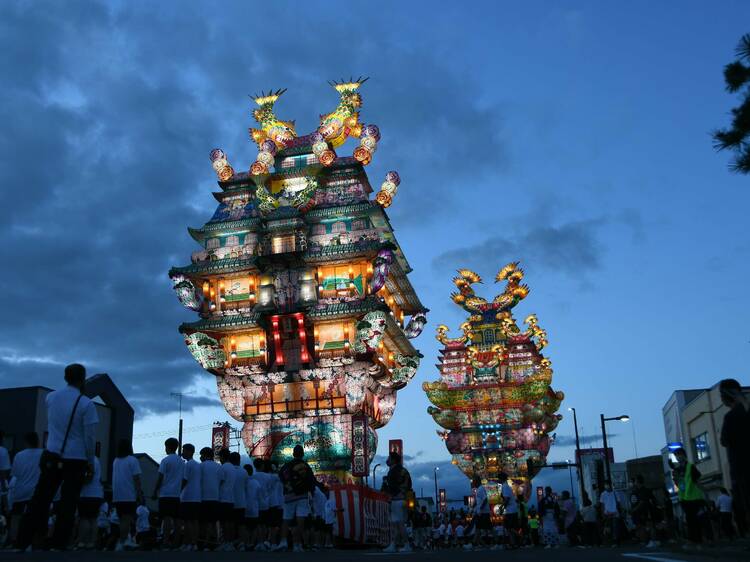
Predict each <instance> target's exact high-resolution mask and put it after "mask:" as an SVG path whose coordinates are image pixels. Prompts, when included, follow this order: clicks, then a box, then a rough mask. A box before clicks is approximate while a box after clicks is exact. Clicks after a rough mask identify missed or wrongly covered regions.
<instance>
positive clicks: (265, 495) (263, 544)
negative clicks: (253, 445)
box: [252, 459, 271, 552]
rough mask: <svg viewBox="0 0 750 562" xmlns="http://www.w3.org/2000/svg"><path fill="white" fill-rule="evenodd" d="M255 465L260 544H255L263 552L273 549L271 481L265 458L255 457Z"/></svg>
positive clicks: (254, 477)
mask: <svg viewBox="0 0 750 562" xmlns="http://www.w3.org/2000/svg"><path fill="white" fill-rule="evenodd" d="M253 466H254V467H255V471H254V473H253V476H252V477H253V479H254V480H256V481H257V482H258V527H257V536H258V544H256V545H255V550H257V551H259V552H262V551H267V550H270V549H271V543H270V541H269V540H268V538H269V536H268V533H269V527H268V523H269V513H268V507H269V504H268V500H269V495H270V485H271V482H270V480H269V478H268V475H267V474H266V472H265V462H264V461H263V459H255V460H254V461H253Z"/></svg>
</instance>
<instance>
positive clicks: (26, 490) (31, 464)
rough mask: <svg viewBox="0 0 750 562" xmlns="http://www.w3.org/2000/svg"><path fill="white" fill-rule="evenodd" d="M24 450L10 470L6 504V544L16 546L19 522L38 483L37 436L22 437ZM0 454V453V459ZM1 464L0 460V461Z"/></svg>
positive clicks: (0, 460)
mask: <svg viewBox="0 0 750 562" xmlns="http://www.w3.org/2000/svg"><path fill="white" fill-rule="evenodd" d="M24 442H25V444H26V448H25V449H23V450H22V451H20V452H19V453H17V454H16V456H15V458H14V459H13V464H12V465H11V468H10V471H9V472H10V479H9V480H10V482H9V487H8V503H9V508H10V522H9V525H8V527H9V528H8V541H7V542H8V543H9V544H13V545H15V546H19V545H18V531H19V529H20V526H21V521H22V519H23V516H24V514H25V513H26V510H27V508H28V506H29V502H30V501H31V498H32V496H33V495H34V489H35V488H36V485H37V482H38V481H39V472H40V470H39V460H40V459H41V456H42V449H40V448H39V436H38V435H37V434H36V433H34V432H31V433H27V434H26V435H25V436H24ZM1 456H2V452H0V457H1ZM0 462H2V459H0Z"/></svg>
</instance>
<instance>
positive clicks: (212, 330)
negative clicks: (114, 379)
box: [169, 79, 426, 483]
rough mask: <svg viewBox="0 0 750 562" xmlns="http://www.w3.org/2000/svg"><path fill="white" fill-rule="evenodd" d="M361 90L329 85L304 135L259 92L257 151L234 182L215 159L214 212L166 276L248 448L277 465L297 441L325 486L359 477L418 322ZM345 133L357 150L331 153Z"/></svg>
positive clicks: (394, 181) (219, 156)
mask: <svg viewBox="0 0 750 562" xmlns="http://www.w3.org/2000/svg"><path fill="white" fill-rule="evenodd" d="M363 82H364V80H361V79H358V80H350V81H349V82H340V83H334V84H333V87H334V88H335V90H336V91H337V92H338V94H339V97H340V100H339V104H338V106H337V107H336V108H335V109H334V110H333V111H332V112H330V113H327V114H325V115H323V116H321V120H320V126H319V127H318V129H317V130H315V131H314V132H312V133H311V134H308V135H305V136H298V135H297V133H296V132H295V126H294V122H293V121H281V120H280V119H279V118H277V117H276V114H275V109H274V105H275V103H276V102H277V100H278V99H279V97H280V96H281V95H282V94H283V93H284V91H283V90H280V91H275V92H269V93H268V94H263V95H260V96H256V97H255V98H254V99H255V102H256V103H257V105H258V107H257V108H256V109H255V110H254V112H253V116H254V118H255V120H256V121H257V122H258V125H259V126H258V128H257V129H251V130H250V135H251V137H252V139H253V140H254V141H255V143H257V145H258V155H257V157H256V159H255V161H254V162H253V163H252V165H251V166H250V170H249V171H248V172H238V171H235V169H234V168H233V167H232V165H231V164H230V163H229V159H228V157H227V155H226V154H225V153H224V152H223V151H222V150H220V149H214V150H212V151H211V154H210V159H211V162H212V165H213V168H214V170H215V171H216V173H217V175H218V180H219V181H218V185H219V187H220V188H221V191H219V192H217V193H214V194H213V195H214V197H215V198H216V199H217V201H218V202H219V205H218V208H217V209H216V212H215V213H214V215H213V217H212V218H211V220H210V221H208V222H207V223H206V224H205V225H204V226H202V227H201V228H196V229H193V228H191V229H189V232H190V235H191V236H192V237H193V239H194V240H195V241H196V242H198V243H199V244H200V245H201V246H202V248H201V249H200V250H199V251H197V252H195V253H194V254H193V256H192V263H191V264H190V265H188V266H185V267H175V268H173V269H172V270H170V272H169V276H170V278H171V279H172V282H173V283H174V289H175V291H176V292H177V296H178V298H179V300H180V302H181V303H182V304H183V305H185V306H186V307H187V308H189V309H190V310H194V311H196V312H197V313H198V314H199V316H200V319H199V320H198V321H197V322H192V323H187V324H183V325H182V326H180V332H181V333H182V334H183V335H184V337H185V343H186V344H187V347H188V349H189V350H190V352H191V353H192V355H193V357H195V359H196V360H197V361H198V363H200V365H201V366H202V367H203V368H205V369H206V370H207V371H209V372H210V373H211V374H213V375H214V376H215V377H216V384H217V387H218V392H219V396H220V397H221V400H222V402H223V403H224V406H225V408H226V410H227V412H228V413H229V415H230V416H231V417H233V418H234V419H235V420H237V421H241V422H244V426H243V429H242V436H243V440H244V443H245V445H246V447H247V451H248V453H249V454H250V455H251V456H253V457H261V458H265V459H270V460H272V461H275V462H278V463H283V462H286V461H287V460H289V459H291V458H292V456H291V455H292V449H293V447H294V446H295V445H296V444H301V445H303V446H304V449H305V454H306V458H307V459H308V460H309V461H310V464H311V466H312V467H313V469H314V470H315V472H316V474H317V475H318V476H319V477H322V478H323V479H326V480H328V481H329V482H331V483H335V482H347V481H349V480H350V479H351V477H352V476H354V477H357V476H365V475H367V474H368V466H369V462H370V460H371V459H372V457H373V456H374V454H375V451H376V445H377V435H376V430H377V429H378V428H380V427H383V426H384V425H385V424H387V423H388V421H389V420H390V418H391V416H392V415H393V411H394V408H395V407H396V394H397V393H398V391H399V389H401V388H403V387H404V386H405V385H406V384H407V383H408V382H409V381H410V380H411V379H412V377H414V375H415V373H416V371H417V367H418V366H419V361H420V358H421V355H420V354H419V352H418V351H417V350H416V349H415V348H414V346H413V345H412V342H411V339H412V338H415V337H417V336H418V335H419V334H420V333H421V331H422V328H423V326H424V324H425V322H426V318H425V313H426V309H425V308H424V306H422V304H421V302H420V301H419V298H418V297H417V295H416V293H415V292H414V288H413V287H412V285H411V283H410V282H409V279H408V277H407V275H408V274H409V273H410V272H411V268H410V267H409V263H408V262H407V261H406V258H405V257H404V254H403V252H402V251H401V248H400V246H399V244H398V242H397V241H396V238H395V237H394V235H393V229H392V228H391V225H390V222H389V219H388V215H387V213H386V210H385V209H386V208H387V207H388V206H390V204H391V202H392V201H393V199H394V196H395V195H396V191H397V190H398V187H399V184H400V178H399V175H398V173H396V172H394V171H391V172H388V173H387V174H386V175H385V181H383V182H382V185H381V187H380V189H379V191H378V192H377V194H376V196H375V197H374V199H373V200H370V197H369V195H370V193H372V191H373V190H372V188H371V187H370V183H369V181H368V179H367V174H366V173H365V169H364V166H366V165H367V164H369V163H370V161H371V160H372V157H373V154H374V152H375V150H376V148H377V144H378V141H379V139H380V131H379V130H378V127H377V126H376V125H370V124H364V123H362V122H361V121H360V114H359V109H360V107H361V105H362V98H361V96H360V94H359V91H358V90H359V88H360V86H361V85H362V83H363ZM348 138H354V139H357V144H358V146H357V147H356V148H355V149H354V153H353V156H343V155H340V154H339V153H338V152H337V150H338V149H339V148H340V147H341V146H342V145H343V144H344V142H345V141H346V140H347V139H348Z"/></svg>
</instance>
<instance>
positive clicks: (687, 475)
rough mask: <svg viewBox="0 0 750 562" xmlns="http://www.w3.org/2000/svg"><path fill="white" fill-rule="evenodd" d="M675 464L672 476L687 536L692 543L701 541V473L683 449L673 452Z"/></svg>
mask: <svg viewBox="0 0 750 562" xmlns="http://www.w3.org/2000/svg"><path fill="white" fill-rule="evenodd" d="M674 455H675V457H676V458H677V464H676V465H674V466H673V467H672V478H673V479H674V482H675V485H676V486H677V496H678V498H679V499H680V506H681V507H682V511H683V513H684V514H685V526H686V527H687V538H688V541H689V542H690V543H691V544H692V545H699V544H700V543H701V542H703V533H702V530H701V521H700V513H701V511H702V509H703V508H704V506H705V503H706V502H705V496H704V495H703V490H701V489H700V487H699V486H698V481H699V480H700V477H701V473H700V471H699V470H698V469H697V468H696V467H695V465H694V464H693V463H691V462H690V461H688V458H687V453H686V452H685V449H682V448H680V449H677V450H676V451H675V452H674Z"/></svg>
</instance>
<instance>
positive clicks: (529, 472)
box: [423, 262, 564, 516]
mask: <svg viewBox="0 0 750 562" xmlns="http://www.w3.org/2000/svg"><path fill="white" fill-rule="evenodd" d="M523 276H524V274H523V270H522V269H521V268H520V267H519V266H518V263H517V262H516V263H510V264H508V265H506V266H505V267H503V268H502V269H501V270H500V271H499V273H498V274H497V276H496V279H495V280H496V282H505V283H506V286H505V290H504V291H503V292H502V293H501V294H499V295H497V296H496V297H495V298H494V299H493V301H492V302H488V301H487V300H486V299H484V298H482V297H480V296H478V295H476V294H475V292H474V285H476V284H477V283H481V282H482V280H481V278H480V276H479V275H477V274H476V273H474V272H473V271H471V270H468V269H462V270H459V271H458V276H457V277H455V278H454V279H453V283H454V284H455V285H456V287H457V288H458V291H456V292H454V293H453V294H451V298H452V299H453V302H455V303H456V304H457V305H459V306H460V307H462V308H463V309H464V310H465V311H466V312H468V313H469V317H468V318H467V320H466V321H465V322H464V323H462V324H461V326H460V329H461V331H462V335H461V336H460V337H457V338H451V337H449V336H448V332H449V328H448V327H447V326H444V325H440V326H438V328H437V339H438V341H440V343H441V344H442V345H443V348H442V349H441V350H440V358H439V364H438V365H437V367H438V370H439V371H440V380H438V381H437V382H425V383H423V389H424V391H425V392H426V393H427V397H428V398H429V400H430V402H432V404H434V406H430V407H429V408H428V412H429V413H430V414H431V415H432V417H433V419H434V420H435V421H436V422H437V424H438V425H440V426H441V427H442V428H443V429H442V430H439V431H438V434H439V435H440V437H441V438H442V439H443V440H444V441H445V444H446V447H447V448H448V451H449V452H450V453H451V456H452V461H451V462H452V463H453V464H454V465H456V466H457V467H458V468H459V469H460V470H461V471H462V472H463V473H464V474H466V476H467V477H468V478H469V479H472V478H473V477H474V476H479V477H480V478H481V479H482V482H483V483H484V484H485V485H486V487H487V489H488V495H489V497H490V504H491V506H492V509H493V511H492V513H493V515H494V516H500V515H501V514H502V508H501V505H500V494H499V485H500V484H501V482H500V481H499V474H500V473H501V472H504V473H506V474H507V475H508V476H509V477H510V481H511V482H510V483H511V485H512V486H513V488H514V491H515V492H516V493H522V494H524V495H525V496H526V497H527V498H528V497H529V495H530V493H531V479H532V478H533V477H534V475H536V474H537V473H538V472H539V470H540V469H541V467H542V466H544V464H545V462H546V456H547V453H548V452H549V448H550V445H551V444H552V441H553V439H552V437H551V436H550V432H552V431H554V429H555V428H556V427H557V424H558V422H559V420H560V419H561V418H562V416H560V415H559V414H557V413H556V412H557V410H558V408H559V407H560V403H561V402H562V400H563V398H564V395H563V393H562V392H555V391H553V390H552V388H551V387H550V383H551V382H552V367H551V362H550V360H549V359H547V358H546V357H544V356H543V355H542V354H541V350H542V349H543V348H544V347H545V346H546V345H547V334H546V332H545V331H544V330H543V329H542V328H541V327H540V326H539V323H538V320H537V317H536V315H534V314H531V315H529V316H528V317H527V318H526V320H525V322H524V323H525V329H524V330H522V329H521V328H520V327H519V326H518V324H517V323H516V320H515V318H514V317H513V312H512V311H513V308H514V307H515V306H516V305H517V304H518V303H519V302H520V301H521V300H523V299H524V298H525V297H526V296H527V295H528V293H529V288H528V286H527V285H524V284H522V283H521V281H522V280H523Z"/></svg>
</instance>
